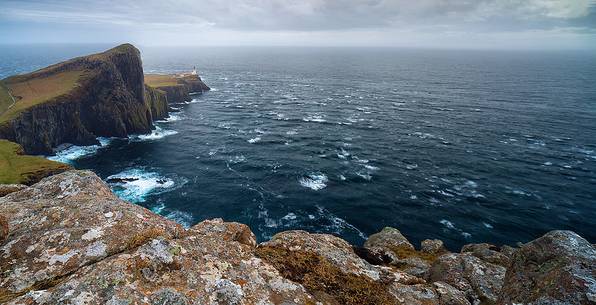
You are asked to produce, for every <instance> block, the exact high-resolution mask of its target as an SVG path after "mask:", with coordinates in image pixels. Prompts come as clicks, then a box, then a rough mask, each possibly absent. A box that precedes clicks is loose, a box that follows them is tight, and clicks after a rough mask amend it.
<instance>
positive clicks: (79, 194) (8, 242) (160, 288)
mask: <svg viewBox="0 0 596 305" xmlns="http://www.w3.org/2000/svg"><path fill="white" fill-rule="evenodd" d="M0 191H1V190H0ZM12 191H13V192H12V193H10V190H8V191H6V192H5V193H10V194H8V195H7V196H5V197H1V196H2V195H3V194H2V195H0V249H1V250H0V274H1V275H2V276H1V277H0V303H6V304H48V305H49V304H312V305H314V304H334V305H336V304H354V305H356V304H357V305H360V304H404V305H431V304H432V305H472V304H480V305H494V304H499V305H501V304H502V305H505V304H594V302H596V299H595V297H596V285H595V283H596V280H595V278H596V248H595V247H594V246H593V245H591V244H590V243H589V242H588V241H586V240H585V239H583V238H582V237H580V236H578V235H577V234H575V233H573V232H571V231H552V232H549V233H547V234H546V235H544V236H543V237H540V238H538V239H536V240H534V241H531V242H528V243H526V244H523V245H520V246H519V247H515V248H514V247H508V246H504V247H500V248H499V247H495V246H493V245H490V244H469V245H466V246H464V247H463V248H462V249H461V251H460V252H450V251H449V250H447V249H446V248H445V247H444V246H443V243H442V242H441V241H440V240H424V241H423V242H422V243H421V245H420V247H419V248H415V247H414V245H412V244H411V243H410V242H409V241H408V240H407V239H406V237H404V236H403V235H402V234H401V232H400V231H398V230H397V229H394V228H385V229H383V230H382V231H381V232H379V233H377V234H373V235H371V236H370V237H369V238H368V240H367V241H366V243H365V244H364V246H363V247H353V246H351V245H349V244H348V243H347V242H346V241H344V240H343V239H340V238H338V237H335V236H332V235H328V234H312V233H308V232H305V231H286V232H281V233H278V234H276V235H275V236H273V238H272V239H271V240H270V241H267V242H264V243H261V244H257V243H256V240H255V236H254V234H253V233H252V232H251V230H250V229H249V228H248V227H247V226H246V225H243V224H240V223H234V222H224V221H222V220H221V219H214V220H205V221H203V222H200V223H198V224H196V225H195V226H193V227H191V228H189V229H184V228H183V227H182V226H180V225H179V224H177V223H175V222H172V221H170V220H168V219H165V218H162V217H161V216H159V215H157V214H154V213H152V212H151V211H149V210H147V209H145V208H143V207H141V206H138V205H134V204H131V203H128V202H125V201H123V200H121V199H119V198H118V197H116V196H115V195H114V194H113V193H112V192H111V191H110V188H109V187H108V186H107V185H106V184H105V183H104V182H103V181H101V179H100V178H99V177H97V176H96V175H95V174H93V173H92V172H88V171H68V172H65V173H62V174H58V175H55V176H52V177H49V178H45V179H44V180H42V181H41V182H39V183H37V184H35V185H33V186H31V187H23V186H21V187H14V188H13V190H12Z"/></svg>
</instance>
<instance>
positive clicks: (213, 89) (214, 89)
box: [210, 78, 228, 92]
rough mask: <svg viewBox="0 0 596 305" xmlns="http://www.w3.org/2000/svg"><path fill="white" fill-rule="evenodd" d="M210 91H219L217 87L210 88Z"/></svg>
mask: <svg viewBox="0 0 596 305" xmlns="http://www.w3.org/2000/svg"><path fill="white" fill-rule="evenodd" d="M226 80H228V79H227V78H226ZM210 91H213V92H217V91H219V89H217V88H211V90H210Z"/></svg>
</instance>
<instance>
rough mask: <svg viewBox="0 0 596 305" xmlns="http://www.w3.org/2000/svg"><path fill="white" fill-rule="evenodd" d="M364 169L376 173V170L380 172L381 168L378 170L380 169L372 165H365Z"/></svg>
mask: <svg viewBox="0 0 596 305" xmlns="http://www.w3.org/2000/svg"><path fill="white" fill-rule="evenodd" d="M364 168H366V169H368V170H371V171H376V170H379V168H378V167H376V166H372V165H364Z"/></svg>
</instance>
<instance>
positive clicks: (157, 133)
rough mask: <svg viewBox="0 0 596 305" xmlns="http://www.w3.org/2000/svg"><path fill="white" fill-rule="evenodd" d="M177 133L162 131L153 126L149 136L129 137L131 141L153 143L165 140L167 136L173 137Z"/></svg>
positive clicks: (174, 131)
mask: <svg viewBox="0 0 596 305" xmlns="http://www.w3.org/2000/svg"><path fill="white" fill-rule="evenodd" d="M177 133H178V132H177V131H176V130H168V129H163V128H161V127H159V126H155V129H154V130H152V131H151V133H149V134H141V135H134V136H132V137H131V140H132V141H153V140H159V139H162V138H165V137H167V136H171V135H175V134H177Z"/></svg>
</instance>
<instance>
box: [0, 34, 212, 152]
mask: <svg viewBox="0 0 596 305" xmlns="http://www.w3.org/2000/svg"><path fill="white" fill-rule="evenodd" d="M195 78H196V79H191V78H180V79H179V80H178V81H177V83H176V86H173V87H172V88H170V87H164V88H154V87H152V86H149V85H145V76H144V74H143V67H142V62H141V56H140V52H139V50H138V49H136V48H135V47H134V46H132V45H130V44H123V45H120V46H118V47H115V48H113V49H110V50H107V51H105V52H103V53H98V54H93V55H89V56H83V57H77V58H74V59H71V60H68V61H65V62H62V63H59V64H55V65H52V66H49V67H47V68H44V69H41V70H38V71H35V72H32V73H28V74H24V75H16V76H11V77H8V78H5V79H3V80H1V81H0V138H3V139H7V140H9V141H12V142H15V143H18V144H20V145H21V146H22V147H23V149H24V150H25V152H26V153H28V154H51V153H52V149H53V148H54V147H56V146H58V145H60V144H62V143H71V144H76V145H92V144H98V142H97V139H96V138H97V137H126V136H128V135H129V134H133V133H148V132H150V131H151V129H153V121H154V120H156V119H161V118H164V117H167V116H168V103H169V102H170V103H176V102H182V101H184V100H187V99H188V94H189V93H190V92H195V91H197V92H202V91H205V90H208V87H207V86H206V85H205V84H204V83H203V82H202V81H201V80H200V78H199V77H198V76H196V75H195ZM170 91H171V92H172V93H170Z"/></svg>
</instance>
